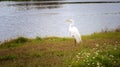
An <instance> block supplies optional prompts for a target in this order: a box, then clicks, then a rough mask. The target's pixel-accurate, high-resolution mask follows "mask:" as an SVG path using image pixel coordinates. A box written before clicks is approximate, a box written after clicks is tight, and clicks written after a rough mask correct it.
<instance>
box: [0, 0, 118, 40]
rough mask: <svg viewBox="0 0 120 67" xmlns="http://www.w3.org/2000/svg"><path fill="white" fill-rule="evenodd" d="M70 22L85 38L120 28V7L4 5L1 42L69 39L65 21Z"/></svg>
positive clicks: (0, 19)
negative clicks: (73, 22)
mask: <svg viewBox="0 0 120 67" xmlns="http://www.w3.org/2000/svg"><path fill="white" fill-rule="evenodd" d="M69 1H70V0H69ZM76 1H77V0H76ZM69 18H72V19H74V20H75V25H76V27H77V28H78V29H79V31H80V33H81V34H82V35H86V34H91V33H94V32H99V31H101V30H102V29H106V28H108V29H115V28H117V27H118V26H119V25H120V3H102V4H101V3H96V4H92V3H91V4H79V3H77V4H75V3H74V4H50V5H49V4H46V5H44V4H41V2H33V1H30V2H7V1H5V2H0V41H4V40H7V39H11V38H15V37H19V36H24V37H29V38H34V37H36V36H40V37H46V36H59V37H68V36H70V35H69V32H68V26H69V24H68V23H65V22H64V21H65V20H66V19H69Z"/></svg>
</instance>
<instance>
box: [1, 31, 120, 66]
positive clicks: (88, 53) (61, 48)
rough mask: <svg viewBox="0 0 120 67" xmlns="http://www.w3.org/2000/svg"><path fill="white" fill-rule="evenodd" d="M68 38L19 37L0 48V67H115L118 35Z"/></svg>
mask: <svg viewBox="0 0 120 67" xmlns="http://www.w3.org/2000/svg"><path fill="white" fill-rule="evenodd" d="M82 38H83V42H82V43H80V44H77V45H76V46H75V45H74V40H73V39H72V38H59V37H46V38H40V37H36V38H35V39H28V38H24V37H19V38H17V39H13V40H10V41H6V42H4V43H2V44H1V45H0V67H119V66H120V32H103V33H94V34H92V35H86V36H82Z"/></svg>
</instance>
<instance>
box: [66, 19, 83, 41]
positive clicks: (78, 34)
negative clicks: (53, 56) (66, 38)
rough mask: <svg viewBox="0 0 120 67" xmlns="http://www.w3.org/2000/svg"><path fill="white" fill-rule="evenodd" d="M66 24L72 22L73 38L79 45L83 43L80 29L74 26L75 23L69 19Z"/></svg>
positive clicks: (71, 31)
mask: <svg viewBox="0 0 120 67" xmlns="http://www.w3.org/2000/svg"><path fill="white" fill-rule="evenodd" d="M66 22H70V26H69V32H70V34H71V36H72V37H73V38H74V39H75V41H76V42H77V43H80V42H81V41H82V40H81V35H80V33H79V31H78V29H77V28H76V27H75V26H74V21H73V20H72V19H68V20H66Z"/></svg>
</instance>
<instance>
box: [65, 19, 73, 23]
mask: <svg viewBox="0 0 120 67" xmlns="http://www.w3.org/2000/svg"><path fill="white" fill-rule="evenodd" d="M65 22H70V23H72V22H74V20H73V19H67V20H66V21H65Z"/></svg>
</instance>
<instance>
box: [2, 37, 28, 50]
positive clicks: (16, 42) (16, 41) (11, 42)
mask: <svg viewBox="0 0 120 67" xmlns="http://www.w3.org/2000/svg"><path fill="white" fill-rule="evenodd" d="M28 41H30V39H28V38H25V37H18V38H17V39H12V40H8V41H5V42H4V43H2V44H1V45H0V47H7V48H10V47H16V46H19V45H20V44H23V43H26V42H28Z"/></svg>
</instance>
